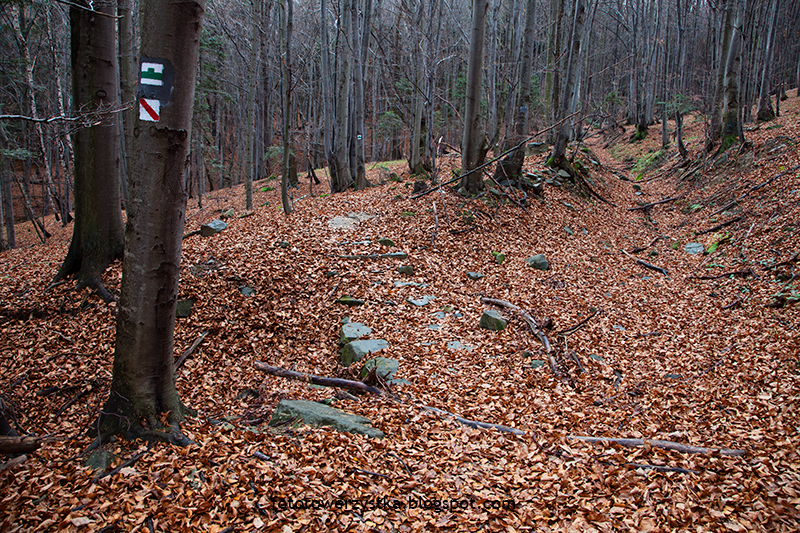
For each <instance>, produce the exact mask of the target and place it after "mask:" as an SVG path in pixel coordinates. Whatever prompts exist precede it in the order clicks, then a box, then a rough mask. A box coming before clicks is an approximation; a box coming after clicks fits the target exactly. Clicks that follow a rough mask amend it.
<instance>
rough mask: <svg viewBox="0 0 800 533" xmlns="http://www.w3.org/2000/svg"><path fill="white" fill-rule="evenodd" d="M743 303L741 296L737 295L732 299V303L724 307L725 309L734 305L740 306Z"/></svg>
mask: <svg viewBox="0 0 800 533" xmlns="http://www.w3.org/2000/svg"><path fill="white" fill-rule="evenodd" d="M741 305H742V299H741V298H740V297H739V296H737V297H736V299H735V300H734V301H732V302H731V303H729V304H726V305H723V306H722V309H725V310H728V309H733V308H734V307H739V306H741Z"/></svg>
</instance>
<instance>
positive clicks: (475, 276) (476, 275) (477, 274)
mask: <svg viewBox="0 0 800 533" xmlns="http://www.w3.org/2000/svg"><path fill="white" fill-rule="evenodd" d="M467 277H468V278H469V279H471V280H479V279H481V278H482V277H484V275H483V274H481V273H480V272H467Z"/></svg>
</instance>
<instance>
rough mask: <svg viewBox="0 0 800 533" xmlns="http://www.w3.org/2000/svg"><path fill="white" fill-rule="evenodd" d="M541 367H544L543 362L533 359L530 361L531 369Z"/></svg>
mask: <svg viewBox="0 0 800 533" xmlns="http://www.w3.org/2000/svg"><path fill="white" fill-rule="evenodd" d="M542 366H544V361H542V360H541V359H534V360H533V361H531V368H539V367H542Z"/></svg>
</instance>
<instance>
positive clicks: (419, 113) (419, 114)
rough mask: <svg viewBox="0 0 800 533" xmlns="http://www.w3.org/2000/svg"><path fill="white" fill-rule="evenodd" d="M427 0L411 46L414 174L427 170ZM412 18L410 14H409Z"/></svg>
mask: <svg viewBox="0 0 800 533" xmlns="http://www.w3.org/2000/svg"><path fill="white" fill-rule="evenodd" d="M424 13H425V1H424V0H420V2H419V3H418V4H417V12H416V13H415V14H414V15H415V16H414V20H413V21H411V20H409V22H411V28H412V29H411V35H412V36H411V39H412V41H413V42H414V43H415V44H414V45H413V46H412V47H411V63H412V64H413V65H414V66H415V68H414V75H415V76H416V80H415V81H416V83H415V89H414V93H413V95H414V96H413V99H412V100H413V102H414V115H413V121H414V122H413V126H412V128H411V140H410V141H409V144H410V146H409V159H408V167H409V170H410V171H411V174H412V175H418V174H422V173H423V172H425V167H424V165H423V162H422V155H423V152H424V150H425V139H424V136H423V132H422V125H423V123H424V119H423V116H424V114H425V93H424V92H423V89H422V87H423V85H424V83H425V81H424V80H425V78H426V76H425V61H426V59H427V55H426V54H425V50H422V47H423V43H424V42H425V39H424V34H425V27H426V25H427V24H429V23H430V21H429V20H426V19H425V15H424ZM409 19H410V16H409Z"/></svg>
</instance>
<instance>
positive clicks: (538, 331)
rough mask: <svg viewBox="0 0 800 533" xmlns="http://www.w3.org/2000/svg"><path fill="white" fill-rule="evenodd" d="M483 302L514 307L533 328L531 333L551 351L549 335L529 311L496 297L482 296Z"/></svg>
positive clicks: (509, 307)
mask: <svg viewBox="0 0 800 533" xmlns="http://www.w3.org/2000/svg"><path fill="white" fill-rule="evenodd" d="M481 302H483V303H485V304H490V305H497V306H500V307H505V308H508V309H513V310H514V311H516V312H517V313H519V316H520V317H522V320H524V321H525V323H526V324H527V325H528V328H529V329H530V330H531V333H533V334H534V335H536V336H537V337H538V338H539V340H540V341H541V343H542V345H543V346H544V349H545V350H546V351H547V353H550V350H551V348H550V341H548V340H547V337H545V335H544V332H542V329H541V328H540V327H539V324H537V323H536V321H535V320H534V319H533V317H532V316H531V315H529V314H528V313H526V312H525V311H524V310H523V309H521V308H520V307H518V306H516V305H514V304H512V303H509V302H506V301H505V300H497V299H495V298H485V297H484V298H481Z"/></svg>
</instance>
